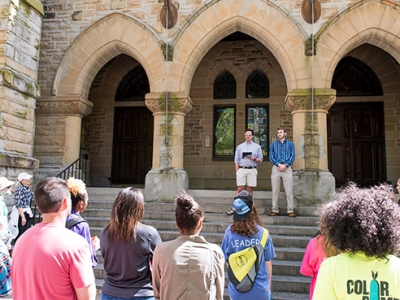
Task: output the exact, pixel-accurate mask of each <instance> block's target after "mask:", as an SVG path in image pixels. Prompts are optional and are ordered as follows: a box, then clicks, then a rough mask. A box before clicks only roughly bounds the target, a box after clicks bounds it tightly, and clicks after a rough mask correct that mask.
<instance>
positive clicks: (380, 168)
mask: <svg viewBox="0 0 400 300" xmlns="http://www.w3.org/2000/svg"><path fill="white" fill-rule="evenodd" d="M327 122H328V124H327V127H328V155H329V170H330V171H331V172H332V174H333V176H334V177H335V179H336V186H337V187H339V186H342V185H343V184H344V183H346V181H348V180H350V181H354V182H356V183H358V184H360V185H362V186H370V185H374V184H377V183H379V182H384V181H386V159H385V135H384V120H383V103H381V102H370V103H337V104H334V105H333V106H332V107H331V109H330V110H329V113H328V119H327Z"/></svg>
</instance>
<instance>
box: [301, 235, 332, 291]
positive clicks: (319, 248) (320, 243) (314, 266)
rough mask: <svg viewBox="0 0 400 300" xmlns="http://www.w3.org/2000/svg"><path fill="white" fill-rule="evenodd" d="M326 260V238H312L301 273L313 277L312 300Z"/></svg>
mask: <svg viewBox="0 0 400 300" xmlns="http://www.w3.org/2000/svg"><path fill="white" fill-rule="evenodd" d="M325 258H326V254H325V251H324V237H323V236H321V235H319V236H317V237H315V238H312V239H311V240H310V241H309V242H308V245H307V248H306V252H305V253H304V257H303V261H302V263H301V266H300V273H301V274H302V275H304V276H312V279H311V283H310V299H312V296H313V293H314V287H315V283H316V281H317V275H318V271H319V268H320V267H321V264H322V262H323V261H324V259H325Z"/></svg>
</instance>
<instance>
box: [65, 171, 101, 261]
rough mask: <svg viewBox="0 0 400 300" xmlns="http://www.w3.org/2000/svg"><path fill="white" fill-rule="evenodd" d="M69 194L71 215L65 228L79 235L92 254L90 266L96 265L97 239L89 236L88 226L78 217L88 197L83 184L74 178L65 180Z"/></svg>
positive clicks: (98, 246)
mask: <svg viewBox="0 0 400 300" xmlns="http://www.w3.org/2000/svg"><path fill="white" fill-rule="evenodd" d="M67 185H68V188H69V192H70V194H71V208H72V209H71V214H70V215H69V216H68V217H67V222H66V225H65V226H66V227H67V228H68V229H71V230H72V231H74V232H76V233H77V234H79V235H81V236H82V237H83V238H84V239H85V240H86V241H87V242H88V243H89V245H90V249H91V253H92V266H93V267H95V266H96V265H97V255H96V250H98V249H99V248H100V245H99V238H98V237H97V236H94V237H92V236H91V235H90V228H89V224H88V223H87V222H86V220H85V219H84V218H82V216H81V215H80V214H81V213H83V212H84V211H85V210H86V208H87V206H88V201H89V196H88V193H87V191H86V185H85V183H84V182H83V181H82V180H80V179H76V178H74V177H70V178H69V179H68V180H67Z"/></svg>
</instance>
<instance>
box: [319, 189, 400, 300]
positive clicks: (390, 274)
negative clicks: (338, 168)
mask: <svg viewBox="0 0 400 300" xmlns="http://www.w3.org/2000/svg"><path fill="white" fill-rule="evenodd" d="M391 197H392V191H391V189H389V188H388V187H387V186H385V185H380V186H375V187H372V188H366V189H362V188H358V187H357V186H356V185H355V184H350V185H349V186H347V187H345V188H344V190H343V191H342V192H340V193H338V194H337V195H336V196H335V199H334V201H333V202H332V203H329V204H326V205H324V206H323V207H322V210H321V219H320V227H321V230H322V231H323V232H325V233H326V239H328V240H329V242H330V243H331V244H332V245H333V246H335V247H336V248H338V249H339V250H340V251H342V253H341V254H339V255H337V256H334V257H330V258H327V259H325V260H324V262H323V263H322V265H321V268H320V270H319V272H318V278H317V283H316V285H315V289H314V295H313V300H353V299H354V300H363V299H368V300H383V299H385V300H389V299H393V300H394V299H400V258H399V257H397V256H398V255H399V254H400V217H399V216H400V208H399V207H398V205H397V204H396V203H394V202H393V201H392V198H391Z"/></svg>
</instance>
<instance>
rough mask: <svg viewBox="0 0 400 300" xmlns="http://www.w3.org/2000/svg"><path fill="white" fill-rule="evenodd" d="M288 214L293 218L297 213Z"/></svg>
mask: <svg viewBox="0 0 400 300" xmlns="http://www.w3.org/2000/svg"><path fill="white" fill-rule="evenodd" d="M287 215H288V217H291V218H295V217H296V214H295V213H288V214H287Z"/></svg>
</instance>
